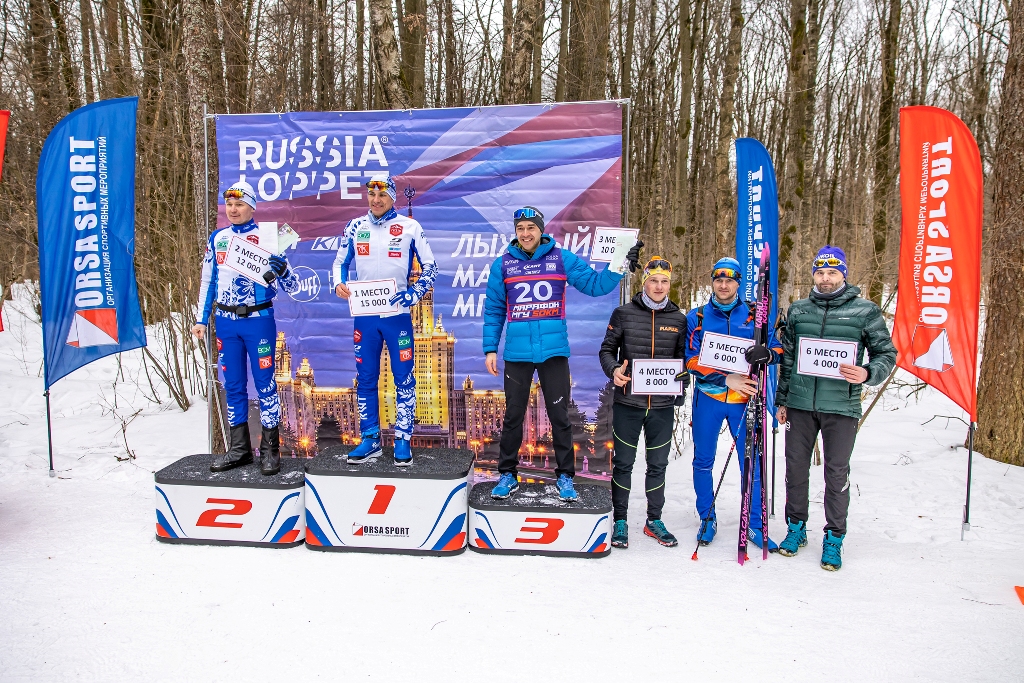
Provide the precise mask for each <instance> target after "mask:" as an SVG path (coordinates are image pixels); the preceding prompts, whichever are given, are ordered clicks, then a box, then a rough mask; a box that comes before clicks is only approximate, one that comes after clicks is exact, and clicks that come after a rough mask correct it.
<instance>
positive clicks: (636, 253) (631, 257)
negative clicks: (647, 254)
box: [626, 240, 644, 273]
mask: <svg viewBox="0 0 1024 683" xmlns="http://www.w3.org/2000/svg"><path fill="white" fill-rule="evenodd" d="M643 246H644V243H643V242H641V241H640V240H637V241H636V244H634V245H633V246H632V247H630V249H629V251H627V252H626V263H627V264H629V272H631V273H635V272H636V269H637V268H639V267H640V250H641V249H643Z"/></svg>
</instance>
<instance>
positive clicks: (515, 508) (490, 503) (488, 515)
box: [469, 482, 612, 557]
mask: <svg viewBox="0 0 1024 683" xmlns="http://www.w3.org/2000/svg"><path fill="white" fill-rule="evenodd" d="M494 485H495V482H484V483H480V484H477V485H476V486H474V487H473V490H472V491H471V492H470V494H469V514H470V520H469V530H470V531H469V534H470V537H469V547H470V548H471V549H473V550H475V551H476V552H479V553H495V554H504V555H555V556H563V557H564V556H569V557H604V556H605V555H608V554H609V553H610V552H611V548H610V544H609V541H610V538H611V529H612V523H611V512H612V496H611V492H610V491H609V490H608V489H606V488H604V487H603V486H596V485H593V484H578V485H577V486H576V491H577V492H578V493H579V496H580V497H579V500H577V501H576V502H573V503H567V502H564V501H562V500H561V499H559V497H558V492H557V490H556V489H555V487H554V486H553V485H550V484H520V485H519V491H517V492H516V493H514V494H512V496H511V497H509V498H506V499H504V500H495V499H493V498H491V491H492V490H493V489H494Z"/></svg>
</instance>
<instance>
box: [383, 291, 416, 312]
mask: <svg viewBox="0 0 1024 683" xmlns="http://www.w3.org/2000/svg"><path fill="white" fill-rule="evenodd" d="M419 300H420V298H419V297H418V296H416V293H415V292H413V291H410V290H408V289H407V290H405V291H404V292H399V293H398V294H395V295H394V296H393V297H391V301H389V302H388V303H390V304H391V305H392V306H394V305H395V304H399V305H401V306H402V307H403V308H412V307H413V306H415V305H416V302H417V301H419Z"/></svg>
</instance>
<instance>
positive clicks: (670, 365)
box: [626, 358, 683, 396]
mask: <svg viewBox="0 0 1024 683" xmlns="http://www.w3.org/2000/svg"><path fill="white" fill-rule="evenodd" d="M631 365H632V366H633V369H632V370H629V369H628V368H627V370H628V372H627V373H626V374H627V375H630V376H631V377H632V378H633V389H632V393H633V394H643V395H648V394H649V395H652V396H678V395H679V394H681V393H683V383H682V381H678V382H677V381H676V379H675V377H676V375H678V374H679V373H680V372H682V371H683V359H682V358H638V359H636V360H634V361H632V362H631Z"/></svg>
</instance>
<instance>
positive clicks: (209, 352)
mask: <svg viewBox="0 0 1024 683" xmlns="http://www.w3.org/2000/svg"><path fill="white" fill-rule="evenodd" d="M209 130H210V118H209V113H208V112H207V107H206V102H203V164H204V170H205V173H204V174H203V188H204V190H205V191H204V192H203V223H204V224H205V225H206V237H207V239H209V237H210V141H209V137H210V134H209ZM203 322H204V323H206V324H207V328H206V339H205V341H206V443H207V452H209V453H213V402H214V401H216V400H217V395H216V392H215V391H214V388H213V373H212V372H211V371H210V369H211V367H212V366H213V344H212V343H211V341H210V328H209V323H210V321H209V320H204V321H203Z"/></svg>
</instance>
